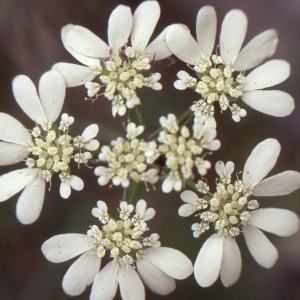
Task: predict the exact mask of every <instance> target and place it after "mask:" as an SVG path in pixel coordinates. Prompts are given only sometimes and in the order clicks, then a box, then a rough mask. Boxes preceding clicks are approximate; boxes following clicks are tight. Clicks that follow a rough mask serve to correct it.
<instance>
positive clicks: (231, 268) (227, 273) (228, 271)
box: [220, 236, 242, 287]
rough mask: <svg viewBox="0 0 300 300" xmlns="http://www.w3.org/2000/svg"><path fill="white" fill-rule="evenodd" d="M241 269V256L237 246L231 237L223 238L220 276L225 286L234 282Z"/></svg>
mask: <svg viewBox="0 0 300 300" xmlns="http://www.w3.org/2000/svg"><path fill="white" fill-rule="evenodd" d="M241 271H242V257H241V252H240V249H239V246H238V245H237V243H236V241H235V240H234V239H233V238H232V237H230V236H229V237H227V238H225V239H224V247H223V258H222V264H221V272H220V277H221V281H222V283H223V284H224V286H225V287H229V286H231V285H233V284H235V283H236V282H237V281H238V279H239V278H240V275H241Z"/></svg>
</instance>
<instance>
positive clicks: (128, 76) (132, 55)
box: [85, 47, 161, 108]
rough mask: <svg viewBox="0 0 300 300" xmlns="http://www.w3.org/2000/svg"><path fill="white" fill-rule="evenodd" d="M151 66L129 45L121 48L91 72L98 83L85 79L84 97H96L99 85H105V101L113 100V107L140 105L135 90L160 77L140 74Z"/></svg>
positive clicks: (148, 85) (149, 85)
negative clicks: (97, 78)
mask: <svg viewBox="0 0 300 300" xmlns="http://www.w3.org/2000/svg"><path fill="white" fill-rule="evenodd" d="M150 67H151V65H150V60H149V58H147V57H146V56H145V55H144V54H143V53H140V52H139V51H138V50H135V49H133V48H132V47H123V48H122V49H121V50H120V52H119V53H114V54H112V56H111V57H110V58H109V59H108V60H105V61H103V62H102V66H101V67H99V68H98V69H97V70H96V71H95V73H96V74H97V75H99V80H100V83H97V82H88V83H86V84H85V87H86V88H87V89H88V96H89V97H91V99H92V98H93V97H95V99H97V97H98V96H99V95H100V94H98V92H99V91H100V89H101V88H102V87H105V91H104V95H105V97H106V98H108V99H109V100H113V102H112V104H113V105H114V106H117V107H120V106H122V105H126V106H127V107H128V108H132V107H134V106H135V105H137V104H140V99H139V98H138V97H137V95H136V92H135V90H136V89H137V88H142V87H143V86H147V87H152V84H154V83H156V84H158V83H157V82H156V81H157V80H159V79H160V77H161V76H160V74H158V73H156V74H153V75H151V76H149V77H144V75H143V74H142V72H143V71H145V70H149V69H150Z"/></svg>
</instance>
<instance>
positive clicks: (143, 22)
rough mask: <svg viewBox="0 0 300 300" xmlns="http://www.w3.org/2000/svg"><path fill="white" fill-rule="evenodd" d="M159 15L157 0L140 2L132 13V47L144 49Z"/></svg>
mask: <svg viewBox="0 0 300 300" xmlns="http://www.w3.org/2000/svg"><path fill="white" fill-rule="evenodd" d="M159 16H160V6H159V4H158V2H157V1H144V2H142V3H141V4H140V5H139V6H138V7H137V9H136V10H135V12H134V14H133V22H132V31H131V44H132V46H133V48H135V49H140V50H144V49H145V48H146V46H147V44H148V42H149V39H150V37H151V35H152V33H153V31H154V28H155V26H156V23H157V21H158V19H159Z"/></svg>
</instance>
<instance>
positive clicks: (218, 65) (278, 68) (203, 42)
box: [166, 6, 295, 122]
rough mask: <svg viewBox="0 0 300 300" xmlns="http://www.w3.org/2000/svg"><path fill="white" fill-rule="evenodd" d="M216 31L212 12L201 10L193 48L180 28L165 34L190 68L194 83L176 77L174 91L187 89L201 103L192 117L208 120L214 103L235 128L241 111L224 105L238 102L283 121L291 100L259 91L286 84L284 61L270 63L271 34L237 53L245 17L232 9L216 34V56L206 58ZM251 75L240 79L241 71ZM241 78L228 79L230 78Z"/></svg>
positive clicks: (274, 92)
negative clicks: (203, 116) (226, 113)
mask: <svg viewBox="0 0 300 300" xmlns="http://www.w3.org/2000/svg"><path fill="white" fill-rule="evenodd" d="M216 29H217V17H216V12H215V9H214V8H213V7H212V6H204V7H203V8H201V9H200V10H199V12H198V15H197V21H196V31H197V42H196V41H195V39H194V38H193V37H192V36H191V34H190V33H189V31H188V30H187V29H186V28H185V27H184V26H182V25H172V26H170V27H169V29H168V31H167V36H166V38H167V45H168V47H169V48H170V50H171V51H172V52H173V53H174V54H175V55H176V56H177V57H178V58H179V59H181V60H182V61H184V62H186V63H187V64H190V65H193V66H194V70H195V71H196V72H197V73H198V76H199V78H200V80H199V81H198V80H197V79H196V78H193V77H191V76H189V74H188V73H186V72H184V71H180V72H179V73H178V74H177V75H178V78H179V80H177V81H176V82H175V87H176V88H178V89H181V90H182V89H185V88H187V87H190V88H193V89H195V90H196V92H198V93H199V94H201V96H202V99H201V100H199V101H198V102H196V103H195V104H194V105H193V106H192V108H191V109H192V110H193V111H194V112H195V114H213V110H211V109H212V103H213V102H215V101H219V104H220V107H221V110H222V111H223V110H226V109H227V108H228V107H230V109H231V111H232V118H233V119H234V121H236V122H239V121H240V118H241V117H244V116H245V115H246V111H245V110H244V109H241V108H240V107H239V106H238V105H237V104H234V105H231V104H230V99H231V98H232V99H233V98H241V99H242V100H243V101H244V102H245V103H246V104H248V105H249V106H251V107H252V108H253V109H256V110H258V111H260V112H263V113H265V114H269V115H272V116H276V117H284V116H287V115H289V114H290V113H291V112H292V111H293V109H294V107H295V105H294V99H293V98H292V97H291V96H290V95H289V94H287V93H285V92H282V91H278V90H267V91H264V90H262V89H264V88H267V87H271V86H274V85H276V84H279V83H281V82H283V81H284V80H286V79H287V78H288V77H289V75H290V65H289V63H287V62H286V61H284V60H271V61H269V62H267V63H265V64H263V65H262V66H260V67H257V66H258V65H259V64H261V63H262V62H263V61H264V60H265V59H266V58H268V57H270V56H272V55H273V54H274V52H275V50H276V46H277V43H278V38H277V33H276V31H275V30H273V29H270V30H266V31H264V32H262V33H260V34H259V35H257V36H256V37H254V38H253V39H252V40H251V41H250V42H249V43H248V44H247V45H246V46H245V47H244V48H243V49H242V50H241V47H242V44H243V41H244V38H245V35H246V30H247V17H246V15H245V14H244V13H243V12H242V11H241V10H238V9H233V10H231V11H230V12H228V13H227V15H226V16H225V18H224V21H223V23H222V28H221V33H220V56H216V55H212V53H213V50H214V44H215V37H216ZM254 67H257V68H256V69H254V70H253V71H252V72H251V73H249V74H248V75H247V76H246V77H245V76H244V73H243V72H244V71H246V70H249V69H252V68H254ZM236 71H238V72H241V73H240V74H239V75H234V72H236Z"/></svg>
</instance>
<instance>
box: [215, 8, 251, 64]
mask: <svg viewBox="0 0 300 300" xmlns="http://www.w3.org/2000/svg"><path fill="white" fill-rule="evenodd" d="M247 23H248V21H247V17H246V15H245V14H244V13H243V12H242V11H241V10H239V9H232V10H231V11H230V12H228V13H227V14H226V16H225V18H224V20H223V23H222V27H221V33H220V54H221V57H222V59H223V62H224V63H225V64H232V65H234V63H235V60H236V58H237V56H238V54H239V52H240V50H241V47H242V44H243V41H244V39H245V35H246V31H247Z"/></svg>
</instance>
